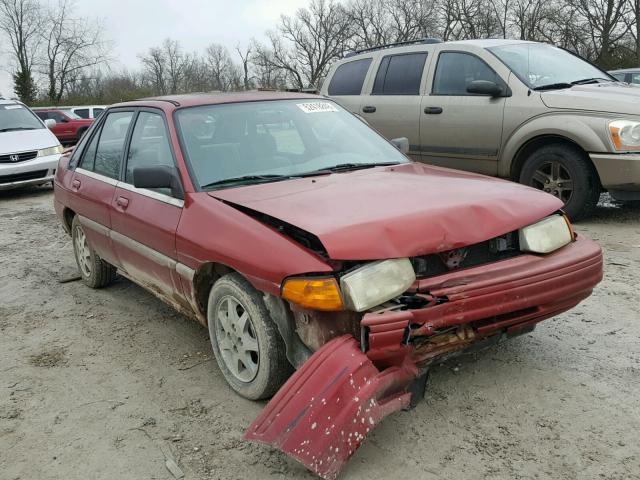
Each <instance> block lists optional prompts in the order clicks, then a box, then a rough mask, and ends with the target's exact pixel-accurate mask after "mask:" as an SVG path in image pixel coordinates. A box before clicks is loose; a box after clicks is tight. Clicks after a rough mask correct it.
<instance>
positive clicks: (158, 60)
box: [138, 47, 168, 95]
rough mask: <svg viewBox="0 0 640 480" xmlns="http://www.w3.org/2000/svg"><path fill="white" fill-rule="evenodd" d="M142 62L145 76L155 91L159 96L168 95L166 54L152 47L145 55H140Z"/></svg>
mask: <svg viewBox="0 0 640 480" xmlns="http://www.w3.org/2000/svg"><path fill="white" fill-rule="evenodd" d="M138 58H140V61H141V62H142V67H143V72H144V76H145V77H146V78H147V80H148V81H149V83H150V84H151V85H152V88H153V91H154V92H155V93H157V94H159V95H166V94H167V93H168V91H167V81H166V75H167V74H166V71H165V70H166V69H165V65H166V60H165V55H164V52H163V50H162V49H161V48H159V47H152V48H150V49H149V51H148V52H147V53H146V54H145V55H139V57H138Z"/></svg>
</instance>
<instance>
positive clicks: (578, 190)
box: [520, 144, 600, 220]
mask: <svg viewBox="0 0 640 480" xmlns="http://www.w3.org/2000/svg"><path fill="white" fill-rule="evenodd" d="M520 183H523V184H525V185H529V186H531V187H535V188H538V189H540V190H544V191H545V192H547V193H550V194H551V195H554V196H556V197H558V198H559V199H560V200H562V202H563V203H564V211H565V212H566V213H567V215H568V216H569V217H570V218H571V220H580V219H583V218H586V217H588V216H590V215H591V214H592V213H593V211H594V209H595V207H596V205H597V204H598V199H599V198H600V183H599V181H598V179H597V177H596V173H595V171H594V169H593V167H592V166H591V165H590V164H589V163H588V161H587V160H586V159H585V157H584V154H583V153H582V152H581V151H580V150H578V149H577V148H575V147H572V146H570V145H563V144H551V145H545V146H544V147H541V148H539V149H538V150H536V151H535V152H533V153H532V154H531V155H530V156H529V157H528V158H527V159H526V160H525V162H524V165H523V166H522V170H521V172H520Z"/></svg>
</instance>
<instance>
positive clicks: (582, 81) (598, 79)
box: [571, 77, 613, 85]
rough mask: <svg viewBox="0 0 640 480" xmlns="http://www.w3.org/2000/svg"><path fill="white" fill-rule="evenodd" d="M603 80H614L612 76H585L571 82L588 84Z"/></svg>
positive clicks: (572, 83) (573, 83)
mask: <svg viewBox="0 0 640 480" xmlns="http://www.w3.org/2000/svg"><path fill="white" fill-rule="evenodd" d="M601 80H604V81H605V82H613V80H611V79H610V78H601V77H593V78H583V79H582V80H574V81H573V82H571V85H586V84H588V83H600V81H601Z"/></svg>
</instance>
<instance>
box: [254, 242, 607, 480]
mask: <svg viewBox="0 0 640 480" xmlns="http://www.w3.org/2000/svg"><path fill="white" fill-rule="evenodd" d="M492 242H493V243H488V244H487V246H486V248H485V250H486V251H487V252H489V254H488V255H489V256H491V255H494V257H491V258H489V257H487V258H486V259H485V257H483V256H482V255H480V253H479V252H480V247H478V248H476V249H475V250H474V248H473V247H472V248H470V249H469V250H467V251H465V252H460V251H459V250H457V251H452V252H447V253H446V254H438V256H439V257H440V259H441V261H442V263H443V264H444V265H445V267H447V270H446V271H437V272H434V271H433V270H431V271H429V268H435V267H434V265H436V266H437V263H436V262H434V261H433V258H418V259H411V262H412V267H411V268H412V269H413V270H414V271H415V272H418V276H417V279H416V278H415V277H414V281H413V282H412V283H411V285H409V286H406V285H402V284H403V282H405V281H406V280H407V278H406V277H405V276H404V272H405V269H406V265H404V264H403V263H401V262H398V261H396V262H395V263H394V264H392V265H390V264H388V263H387V264H386V265H383V266H380V265H379V264H378V265H374V267H371V268H369V269H367V270H362V269H358V270H359V271H360V273H362V272H363V271H364V273H365V274H364V275H360V277H358V276H357V275H351V276H350V277H349V273H347V274H346V275H343V276H342V277H340V278H339V279H338V280H337V281H336V283H335V285H333V284H331V285H333V286H332V287H331V288H334V287H335V288H337V287H336V285H337V282H338V281H339V282H340V290H341V291H342V292H343V293H344V292H345V291H349V288H352V290H353V291H354V292H355V291H357V292H358V293H357V294H353V293H352V294H351V295H350V299H349V300H346V303H347V304H348V307H349V308H347V309H342V310H340V311H326V312H321V311H317V310H314V309H311V308H308V307H305V306H300V305H299V304H293V303H292V304H291V322H292V324H293V327H292V328H294V329H295V331H296V333H297V334H298V337H299V339H300V340H301V341H302V342H303V343H304V344H305V345H306V347H308V349H309V350H310V351H315V353H314V354H313V355H312V356H311V357H310V358H309V359H308V360H307V361H306V362H305V363H303V364H302V366H301V367H300V368H299V370H298V371H297V372H296V373H295V374H294V375H293V376H292V377H291V378H290V379H289V380H288V381H287V382H286V383H285V385H284V386H283V387H282V388H281V389H280V391H279V392H278V393H277V394H276V396H275V397H274V398H273V399H272V400H271V402H270V403H269V404H268V405H267V407H266V409H265V410H264V411H263V412H262V414H261V415H260V416H259V417H258V419H256V421H254V422H253V424H252V425H251V426H250V427H249V429H248V430H247V432H246V434H245V439H247V440H253V441H258V442H262V443H266V444H269V445H272V446H275V447H277V448H279V449H280V450H282V451H283V452H285V453H287V454H288V455H290V456H292V457H293V458H295V459H297V460H298V461H300V462H301V463H303V464H304V465H305V466H307V467H308V468H309V469H311V470H312V471H314V472H315V473H317V474H318V475H320V476H322V477H324V478H327V479H332V478H335V477H336V476H337V474H338V473H339V471H340V469H341V468H342V466H343V465H344V463H345V462H346V461H347V460H348V459H349V457H351V456H352V455H353V454H354V452H355V451H356V449H357V448H358V447H359V446H360V444H361V443H362V441H363V440H364V438H365V437H366V436H367V434H368V433H369V432H370V431H371V429H372V428H373V427H374V426H375V425H376V424H377V423H378V422H379V421H381V420H382V419H383V418H384V417H385V416H387V415H389V414H390V413H392V412H394V411H397V410H400V409H403V408H407V407H409V406H411V405H412V404H415V402H416V401H417V400H419V399H420V398H421V397H422V395H423V394H424V385H425V379H426V375H427V373H428V370H429V368H430V366H431V365H433V364H434V363H440V362H442V361H444V360H446V359H448V358H451V357H452V356H455V355H459V354H461V353H463V352H468V351H470V350H474V349H476V348H482V347H485V346H488V345H491V344H495V343H497V342H499V341H501V340H503V339H506V338H510V337H512V336H515V335H520V334H523V333H527V332H530V331H531V330H533V328H535V325H536V324H537V323H538V322H540V321H542V320H544V319H546V318H549V317H552V316H555V315H557V314H559V313H561V312H563V311H566V310H568V309H570V308H572V307H574V306H575V305H577V304H578V303H579V302H580V301H582V300H583V299H585V298H586V297H588V296H589V295H590V293H591V291H592V289H593V287H594V286H595V285H596V284H597V283H598V282H599V281H600V280H601V278H602V252H601V249H600V247H599V246H598V245H597V244H595V243H594V242H591V241H590V240H588V239H585V238H578V239H575V240H574V241H572V243H570V244H568V245H566V246H564V247H563V248H560V249H558V250H557V251H554V252H553V253H551V254H548V255H544V256H540V255H530V254H526V253H521V252H520V251H519V250H517V249H513V248H507V247H508V246H509V242H507V243H504V242H502V240H501V239H497V240H496V241H492ZM497 243H501V246H500V245H496V244H497ZM483 248H484V247H483ZM491 252H493V253H491ZM495 255H500V256H501V257H500V258H496V257H495ZM420 262H423V263H424V262H427V263H426V264H422V265H421V264H420ZM461 262H467V263H466V264H463V265H462V267H463V268H457V267H459V266H460V263H461ZM469 262H471V263H469ZM374 263H375V262H374ZM380 263H385V262H380ZM358 270H353V271H358ZM350 272H351V271H350ZM381 272H382V273H381ZM421 272H422V273H421ZM384 275H387V276H391V277H393V278H394V280H393V281H387V283H386V284H385V286H384V287H379V284H376V288H371V290H373V293H371V292H368V293H361V292H364V290H366V289H364V290H363V289H362V285H364V286H367V285H368V282H373V281H376V279H377V280H379V279H380V278H382V277H383V276H384ZM345 278H347V281H346V282H345V281H344V279H345ZM349 282H351V283H349ZM358 282H360V287H359V286H358V285H359V283H358ZM315 284H319V285H322V288H325V289H326V288H328V287H327V285H330V282H328V283H327V282H324V283H323V280H317V279H316V280H314V285H315ZM310 292H311V293H314V292H315V293H316V294H317V295H316V297H314V299H316V300H317V298H319V297H318V295H320V293H321V294H322V295H326V296H328V297H329V298H332V297H331V295H330V294H327V293H326V291H325V290H318V291H311V290H310ZM318 292H320V293H318ZM391 294H392V295H393V296H392V298H385V297H389V295H391ZM380 298H382V299H383V301H381V302H378V303H377V304H376V306H375V307H372V306H371V305H370V302H373V301H378V300H379V299H380Z"/></svg>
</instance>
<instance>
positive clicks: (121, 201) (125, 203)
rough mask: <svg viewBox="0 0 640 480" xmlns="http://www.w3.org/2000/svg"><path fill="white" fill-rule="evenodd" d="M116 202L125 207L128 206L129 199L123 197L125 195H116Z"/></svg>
mask: <svg viewBox="0 0 640 480" xmlns="http://www.w3.org/2000/svg"><path fill="white" fill-rule="evenodd" d="M116 203H117V204H118V205H119V206H120V207H122V208H123V209H125V208H127V207H128V206H129V199H128V198H125V197H118V198H116Z"/></svg>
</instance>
